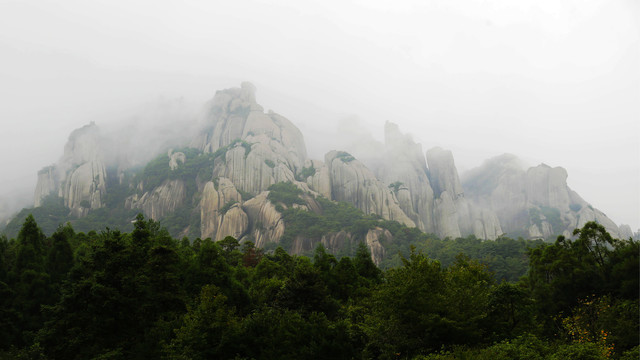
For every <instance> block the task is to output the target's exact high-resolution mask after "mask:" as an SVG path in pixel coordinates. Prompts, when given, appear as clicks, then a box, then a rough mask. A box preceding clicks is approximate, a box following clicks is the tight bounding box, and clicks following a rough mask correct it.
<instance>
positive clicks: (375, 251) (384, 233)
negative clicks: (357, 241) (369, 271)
mask: <svg viewBox="0 0 640 360" xmlns="http://www.w3.org/2000/svg"><path fill="white" fill-rule="evenodd" d="M383 237H384V238H385V239H388V240H392V239H393V236H392V235H391V233H390V232H389V230H387V229H382V228H379V227H376V228H374V229H371V230H369V231H368V232H367V236H366V237H365V243H366V244H367V247H368V248H369V251H371V260H372V261H373V262H374V263H375V264H376V265H380V263H381V262H382V259H384V255H385V250H384V247H383V246H382V244H380V240H382V238H383Z"/></svg>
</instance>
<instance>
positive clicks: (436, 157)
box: [34, 82, 633, 253]
mask: <svg viewBox="0 0 640 360" xmlns="http://www.w3.org/2000/svg"><path fill="white" fill-rule="evenodd" d="M255 92H256V88H255V87H254V86H253V85H252V84H250V83H246V82H245V83H242V84H241V86H240V87H239V88H231V89H225V90H220V91H217V92H216V94H215V96H214V97H213V99H212V100H210V101H209V102H208V103H207V104H206V105H205V108H204V111H203V114H204V115H203V121H202V123H201V124H200V130H199V131H197V132H196V135H195V136H194V137H193V138H191V140H190V141H189V142H188V144H184V145H185V147H184V148H172V149H168V151H167V152H166V155H165V154H160V155H158V156H157V157H156V158H155V159H154V160H152V161H150V162H148V163H146V164H132V163H131V162H128V161H125V160H122V159H129V158H133V156H130V155H128V154H127V153H126V150H124V151H125V153H124V154H121V155H120V156H114V155H113V154H108V156H107V154H106V153H107V152H108V151H107V150H106V149H105V145H104V144H105V143H106V142H107V141H106V140H105V139H104V138H103V136H102V135H101V134H100V129H99V127H98V126H97V125H95V123H91V124H89V125H86V126H84V127H82V128H80V129H78V130H75V131H73V132H72V134H71V135H70V137H69V140H68V142H67V145H65V149H64V154H63V156H62V157H61V159H60V160H59V161H58V162H57V163H56V164H55V165H52V166H49V167H45V168H44V169H42V170H41V171H40V172H39V173H38V183H37V186H36V189H35V196H34V199H35V200H34V207H36V208H37V207H39V206H42V205H43V201H44V200H45V199H46V198H47V197H48V196H54V197H56V196H57V197H58V198H60V199H62V202H63V205H64V206H65V207H66V208H68V209H69V214H68V215H69V216H74V217H75V218H79V219H80V218H84V217H87V216H88V215H89V214H90V213H91V212H94V213H98V212H99V211H103V212H113V211H115V210H114V203H113V202H114V201H116V200H114V198H118V200H117V201H116V204H115V207H118V211H120V212H122V213H125V212H129V213H131V212H135V211H141V212H143V213H144V214H145V215H146V216H147V217H149V218H152V219H155V220H166V219H168V218H169V219H173V220H172V221H173V222H174V223H175V224H178V225H176V226H175V228H173V229H172V230H173V232H174V234H178V235H182V236H191V237H202V238H205V237H211V238H212V239H214V240H220V239H223V238H224V237H226V236H234V237H237V238H239V239H245V240H252V241H254V242H256V244H257V245H259V246H266V245H267V244H269V243H273V244H278V243H279V242H280V241H281V240H282V238H283V236H284V234H285V229H286V226H287V224H286V222H285V220H284V218H285V216H284V215H283V212H284V211H285V210H286V209H288V208H291V207H295V208H300V209H303V210H304V211H309V212H314V213H321V212H322V209H321V207H320V206H319V205H318V204H317V202H316V201H315V200H314V199H315V198H317V197H319V196H321V197H324V198H326V199H328V200H332V201H344V202H347V203H349V204H351V205H353V206H354V207H355V208H357V209H360V210H361V211H362V212H363V213H364V214H365V215H367V214H368V215H376V216H379V217H381V218H382V219H386V220H392V221H398V222H399V223H401V224H404V225H406V226H408V227H416V228H418V229H419V230H421V231H423V232H426V233H433V234H436V235H438V236H440V237H442V238H445V237H450V238H457V237H463V236H468V235H473V236H476V237H477V238H481V239H489V240H493V239H496V238H498V237H500V236H503V235H505V233H506V234H508V235H509V236H522V237H525V238H550V237H553V236H556V235H565V236H567V237H570V236H571V233H572V231H573V229H574V228H578V227H581V226H582V225H583V224H584V223H586V222H587V221H591V220H596V221H598V222H600V223H601V224H603V225H604V226H605V227H606V228H607V231H609V232H610V233H611V234H612V235H613V236H614V237H625V238H626V237H630V236H633V233H631V231H630V229H629V227H628V226H627V227H624V226H623V227H621V228H619V227H618V226H617V225H616V224H615V223H614V222H613V221H611V220H610V219H609V218H607V217H606V215H605V214H604V213H602V212H600V211H598V210H597V209H594V208H593V207H592V206H591V205H589V204H588V203H587V202H586V201H585V200H583V199H582V198H581V197H580V196H579V195H578V194H577V193H575V192H574V191H572V190H571V189H570V188H569V187H568V186H567V184H566V178H567V173H566V170H564V169H563V168H559V167H558V168H551V167H548V166H546V165H544V164H542V165H539V166H537V167H532V168H529V169H528V170H526V171H525V170H523V169H521V168H520V165H518V164H517V162H518V160H517V158H515V156H513V155H510V156H505V155H503V156H501V157H497V158H494V159H490V160H488V161H487V162H485V164H483V165H481V166H479V167H478V168H476V169H472V170H471V171H470V172H469V173H468V174H467V175H465V176H464V177H462V179H461V177H460V176H459V175H458V171H457V169H456V167H455V161H454V158H453V154H452V153H451V151H448V150H445V149H441V148H431V149H429V150H428V151H427V152H426V153H424V152H423V151H422V145H421V144H418V143H415V142H414V141H413V140H412V139H411V136H409V135H407V134H403V133H402V132H401V131H400V129H399V128H398V126H397V125H395V124H393V123H389V122H388V123H387V124H385V141H384V144H382V145H381V146H378V149H377V151H380V153H381V154H382V155H381V156H378V158H375V164H374V165H373V166H371V165H370V166H371V168H369V167H368V166H366V165H365V164H364V163H362V162H361V161H359V159H357V158H355V157H354V156H352V155H351V154H349V153H347V152H344V151H340V150H332V151H329V152H328V153H327V154H326V155H325V157H324V159H323V160H324V161H321V160H318V159H310V158H308V157H307V151H306V145H305V142H304V137H303V135H302V133H301V132H300V130H299V129H298V128H297V127H296V126H295V125H294V124H293V123H292V122H291V121H289V120H288V119H286V118H285V117H283V116H281V115H278V114H277V113H275V112H273V111H268V112H266V113H265V112H264V109H263V107H262V106H261V105H259V104H258V103H257V102H256V97H255ZM369 160H371V159H369ZM367 163H368V164H371V163H372V162H371V161H368V162H367ZM141 169H142V170H141ZM278 183H291V184H293V185H294V186H295V188H297V189H298V190H299V191H300V194H298V195H296V198H297V199H298V200H300V201H297V200H296V201H295V202H294V203H291V204H289V205H286V204H283V203H278V202H274V201H272V200H270V199H269V193H270V190H269V189H270V188H271V187H272V186H273V185H274V184H278ZM124 193H126V196H121V195H122V194H124ZM116 194H120V195H117V196H116ZM118 196H119V197H118ZM107 198H109V199H111V203H109V205H107V202H108V201H107ZM178 218H179V219H180V221H178V220H175V219H178ZM174 220H175V221H174ZM369 232H370V234H378V235H377V236H378V237H379V236H380V234H382V235H384V236H386V235H385V234H384V231H383V229H380V230H375V231H374V229H373V228H371V229H369ZM370 234H369V233H367V234H366V236H364V238H366V239H369V238H370V239H373V238H374V237H375V236H374V235H370ZM350 236H351V235H347V234H343V235H338V234H337V233H334V234H328V233H327V234H323V235H322V236H316V237H315V238H313V239H311V240H312V243H317V242H323V243H326V244H334V245H332V246H333V247H336V246H335V243H336V241H337V240H335V239H343V240H344V239H347V238H349V237H350ZM332 239H333V240H332ZM307 240H309V239H307ZM305 241H306V240H305V239H300V238H299V239H296V240H294V244H292V245H291V246H292V247H291V249H298V250H300V249H303V248H307V247H308V246H302V245H301V244H302V243H304V242H305ZM341 241H342V240H341ZM338 242H339V241H338ZM367 244H368V245H369V247H370V248H371V249H372V252H374V251H373V250H374V248H376V251H375V252H376V253H383V252H384V249H380V246H381V245H380V242H379V241H378V243H377V245H376V241H375V240H367ZM378 245H380V246H378ZM291 249H290V250H291Z"/></svg>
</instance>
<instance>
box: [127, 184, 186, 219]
mask: <svg viewBox="0 0 640 360" xmlns="http://www.w3.org/2000/svg"><path fill="white" fill-rule="evenodd" d="M186 195H187V189H186V186H185V184H184V181H182V180H178V179H176V180H165V181H164V182H163V183H162V184H161V185H160V186H158V187H157V188H155V189H153V190H151V191H148V192H146V193H144V194H143V195H142V196H141V197H139V196H138V195H132V196H131V197H129V198H128V199H127V201H126V202H125V207H126V208H128V209H140V210H142V212H143V213H144V215H145V216H147V217H148V218H152V219H156V220H160V219H162V218H164V217H165V216H167V215H169V214H171V213H173V212H174V211H175V210H176V209H178V208H180V207H181V206H182V205H184V202H185V200H186Z"/></svg>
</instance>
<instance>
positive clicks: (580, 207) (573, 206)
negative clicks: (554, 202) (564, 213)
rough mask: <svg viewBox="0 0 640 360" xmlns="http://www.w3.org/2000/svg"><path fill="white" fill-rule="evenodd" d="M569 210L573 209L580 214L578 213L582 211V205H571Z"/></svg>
mask: <svg viewBox="0 0 640 360" xmlns="http://www.w3.org/2000/svg"><path fill="white" fill-rule="evenodd" d="M569 209H571V211H574V212H578V211H580V209H582V205H580V204H571V205H569Z"/></svg>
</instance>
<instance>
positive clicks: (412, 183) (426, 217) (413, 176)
mask: <svg viewBox="0 0 640 360" xmlns="http://www.w3.org/2000/svg"><path fill="white" fill-rule="evenodd" d="M384 130H385V132H384V134H385V153H384V159H383V166H381V167H379V168H378V169H377V171H376V174H377V176H378V177H379V178H380V179H381V180H383V181H384V182H385V183H387V184H390V185H389V188H390V189H392V191H393V192H394V194H395V196H396V198H397V199H398V203H399V205H400V208H401V209H402V211H404V213H405V214H406V215H407V216H408V217H409V218H410V219H411V220H412V221H413V222H414V223H415V224H416V226H417V227H418V228H419V229H420V230H422V231H425V232H431V233H433V232H435V231H436V227H435V222H434V217H433V215H434V213H433V210H434V194H433V189H432V186H431V182H430V181H429V177H428V170H427V163H426V161H425V157H424V155H423V152H422V146H421V145H420V144H416V143H415V142H414V141H413V139H411V137H410V136H409V135H405V134H402V133H401V132H400V130H399V129H398V126H397V125H395V124H392V123H390V122H387V123H386V124H385V127H384Z"/></svg>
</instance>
